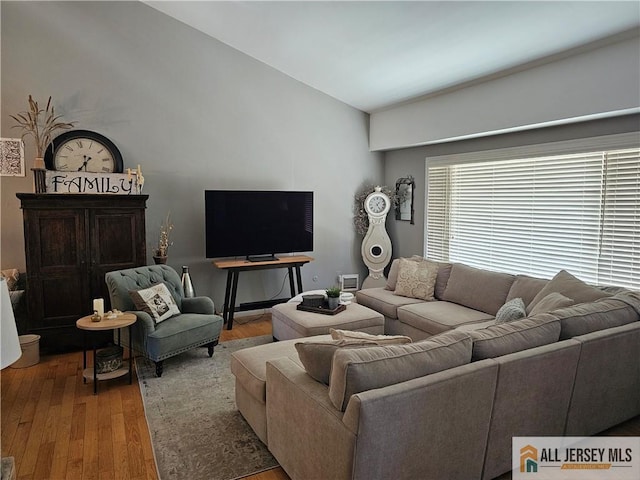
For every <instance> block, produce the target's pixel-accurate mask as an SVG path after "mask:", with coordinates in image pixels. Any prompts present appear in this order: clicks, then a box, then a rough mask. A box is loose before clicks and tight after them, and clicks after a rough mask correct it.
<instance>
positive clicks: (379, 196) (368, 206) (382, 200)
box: [364, 190, 391, 215]
mask: <svg viewBox="0 0 640 480" xmlns="http://www.w3.org/2000/svg"><path fill="white" fill-rule="evenodd" d="M390 206H391V205H390V202H389V197H387V196H386V195H385V194H384V193H382V192H381V191H378V190H376V191H374V192H373V193H371V194H369V196H368V197H367V198H366V200H365V202H364V209H365V210H366V212H367V213H368V214H369V215H386V214H387V212H389V208H390Z"/></svg>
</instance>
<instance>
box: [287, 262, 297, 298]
mask: <svg viewBox="0 0 640 480" xmlns="http://www.w3.org/2000/svg"><path fill="white" fill-rule="evenodd" d="M287 270H288V271H289V290H291V298H293V297H295V296H296V286H295V284H294V283H293V267H288V268H287Z"/></svg>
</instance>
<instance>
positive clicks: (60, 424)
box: [0, 315, 640, 480]
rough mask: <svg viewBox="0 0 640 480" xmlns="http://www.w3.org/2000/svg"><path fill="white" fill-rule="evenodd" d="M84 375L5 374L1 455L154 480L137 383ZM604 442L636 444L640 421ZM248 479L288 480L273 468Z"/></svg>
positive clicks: (53, 468)
mask: <svg viewBox="0 0 640 480" xmlns="http://www.w3.org/2000/svg"><path fill="white" fill-rule="evenodd" d="M245 322H246V323H245ZM258 335H271V319H270V316H269V315H265V316H263V317H261V318H257V319H247V318H246V317H245V318H243V319H236V322H235V323H234V326H233V330H231V331H229V330H226V329H225V330H223V331H222V335H221V338H220V340H221V341H228V340H235V339H238V338H245V337H252V336H258ZM214 358H215V353H214ZM81 371H82V352H73V353H67V354H62V355H54V356H42V357H41V359H40V363H39V364H37V365H34V366H33V367H29V368H23V369H12V368H5V369H4V370H2V371H1V372H0V377H1V382H0V387H1V400H2V401H1V427H2V428H1V451H2V456H3V457H9V456H11V457H14V458H15V465H16V472H17V478H18V480H43V479H52V480H62V479H70V480H80V479H97V480H111V479H114V480H115V479H131V480H142V479H148V480H155V479H157V478H158V476H157V471H156V466H155V462H154V459H153V451H152V447H151V440H150V437H149V430H148V428H147V424H146V420H145V416H144V408H143V404H142V397H141V395H140V389H139V387H138V382H137V379H136V378H134V380H133V384H132V385H129V384H128V383H127V378H128V377H122V378H120V379H116V380H111V381H108V382H101V383H100V385H99V387H100V388H99V393H98V395H93V387H92V385H91V383H87V384H84V383H83V382H82V377H81ZM605 434H608V435H634V436H638V435H640V417H636V418H634V419H632V420H630V421H629V422H626V423H624V424H622V425H619V426H617V427H614V428H613V429H610V430H608V431H607V432H605ZM510 477H511V476H510V474H505V475H503V476H501V477H500V480H505V479H508V478H510ZM247 479H248V480H289V477H288V476H287V474H286V473H285V472H284V471H283V470H282V469H281V468H275V469H273V470H269V471H267V472H263V473H260V474H256V475H252V476H250V477H247Z"/></svg>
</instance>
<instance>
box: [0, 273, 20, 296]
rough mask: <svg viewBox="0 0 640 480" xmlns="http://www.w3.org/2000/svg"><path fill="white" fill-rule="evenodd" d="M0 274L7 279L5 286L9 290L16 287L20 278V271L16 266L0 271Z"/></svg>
mask: <svg viewBox="0 0 640 480" xmlns="http://www.w3.org/2000/svg"><path fill="white" fill-rule="evenodd" d="M0 275H2V278H4V279H5V280H6V281H7V288H8V289H9V291H10V292H12V291H14V290H16V289H17V288H18V280H19V279H20V272H19V271H18V269H17V268H9V269H7V270H2V271H0Z"/></svg>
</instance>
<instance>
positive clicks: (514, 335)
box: [469, 313, 560, 361]
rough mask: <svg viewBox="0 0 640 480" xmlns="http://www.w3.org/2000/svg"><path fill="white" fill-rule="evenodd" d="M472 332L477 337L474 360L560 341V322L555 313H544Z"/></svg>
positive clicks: (474, 346) (474, 339)
mask: <svg viewBox="0 0 640 480" xmlns="http://www.w3.org/2000/svg"><path fill="white" fill-rule="evenodd" d="M469 335H471V338H472V339H473V361H476V360H483V359H485V358H494V357H500V356H502V355H507V354H509V353H514V352H519V351H521V350H527V349H529V348H534V347H539V346H540V345H547V344H549V343H553V342H557V341H558V338H559V337H560V321H559V320H558V319H557V318H556V317H554V316H553V315H551V314H548V313H541V314H539V315H536V316H535V317H529V318H523V319H522V320H516V321H514V322H509V323H502V324H500V325H494V326H491V327H487V328H483V329H481V330H474V331H472V332H469Z"/></svg>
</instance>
